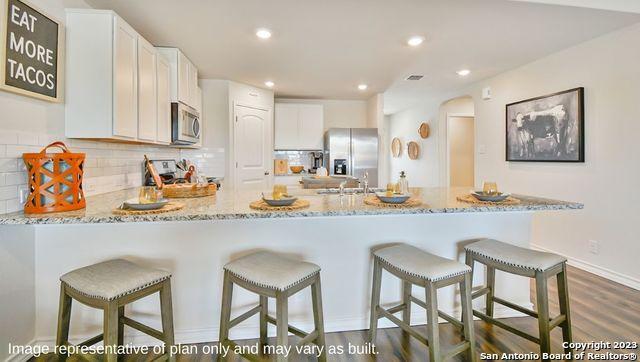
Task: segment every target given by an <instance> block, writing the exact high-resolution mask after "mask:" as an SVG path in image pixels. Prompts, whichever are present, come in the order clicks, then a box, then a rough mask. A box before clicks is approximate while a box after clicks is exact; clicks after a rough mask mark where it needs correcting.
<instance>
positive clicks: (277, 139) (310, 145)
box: [274, 103, 324, 150]
mask: <svg viewBox="0 0 640 362" xmlns="http://www.w3.org/2000/svg"><path fill="white" fill-rule="evenodd" d="M274 123H275V127H274V148H275V149H277V150H321V149H322V145H323V143H322V139H323V138H322V137H323V131H324V112H323V107H322V105H317V104H295V103H276V105H275V122H274Z"/></svg>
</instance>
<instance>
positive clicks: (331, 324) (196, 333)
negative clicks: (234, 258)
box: [7, 303, 532, 362]
mask: <svg viewBox="0 0 640 362" xmlns="http://www.w3.org/2000/svg"><path fill="white" fill-rule="evenodd" d="M523 306H524V307H528V308H531V307H532V304H531V303H524V304H523ZM444 312H446V313H448V314H450V315H452V316H454V317H456V318H459V316H460V312H459V311H458V310H453V311H444ZM494 316H495V317H496V318H511V317H522V316H524V315H523V314H521V313H520V312H516V311H514V310H512V309H509V308H506V307H502V306H500V305H496V306H495V310H494ZM411 321H412V323H411V324H413V325H420V324H424V323H425V322H426V315H425V313H424V311H423V310H422V308H413V313H411ZM440 322H441V323H443V322H445V321H444V320H443V319H440ZM290 323H291V324H292V325H294V326H296V327H298V328H300V329H302V330H306V331H310V330H312V329H313V320H304V321H295V320H293V321H290ZM392 327H397V326H396V325H395V324H393V323H392V322H390V321H389V320H387V319H385V318H382V319H380V321H379V322H378V328H392ZM269 328H270V330H269V335H270V336H272V335H275V327H273V326H269ZM368 328H369V317H368V316H366V317H354V318H343V319H333V320H325V332H327V333H330V332H344V331H357V330H364V329H368ZM230 332H231V333H230V338H231V339H235V340H242V339H254V338H258V336H259V326H258V324H256V323H247V324H243V325H240V326H237V327H234V328H233V329H231V331H230ZM96 334H97V333H93V334H90V335H82V336H72V337H71V340H70V342H71V343H72V344H77V343H80V342H82V341H84V340H87V339H88V338H91V337H93V336H95V335H96ZM218 334H219V329H218V327H217V326H216V327H215V328H203V329H183V330H176V331H175V340H176V343H177V344H192V343H206V342H213V341H217V340H218ZM125 342H126V343H127V344H131V345H135V346H142V345H145V346H153V345H158V344H160V342H159V341H158V340H156V339H155V338H153V337H150V336H147V335H145V334H142V333H140V332H137V331H132V332H131V333H126V334H125ZM30 344H31V345H40V346H49V347H53V346H54V345H55V338H54V337H52V336H49V337H40V338H37V339H36V340H34V341H32V342H31V343H30ZM30 357H31V356H19V355H16V356H10V357H9V358H8V359H7V362H8V361H11V362H23V361H26V360H28V359H29V358H30Z"/></svg>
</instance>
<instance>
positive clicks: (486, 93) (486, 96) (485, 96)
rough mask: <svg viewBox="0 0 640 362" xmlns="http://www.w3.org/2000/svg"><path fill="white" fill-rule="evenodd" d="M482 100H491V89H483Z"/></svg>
mask: <svg viewBox="0 0 640 362" xmlns="http://www.w3.org/2000/svg"><path fill="white" fill-rule="evenodd" d="M482 99H484V100H489V99H491V87H484V88H482Z"/></svg>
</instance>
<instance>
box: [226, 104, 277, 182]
mask: <svg viewBox="0 0 640 362" xmlns="http://www.w3.org/2000/svg"><path fill="white" fill-rule="evenodd" d="M234 110H235V125H234V154H235V156H234V157H235V160H236V164H235V167H236V172H235V178H234V179H235V181H234V183H235V189H236V190H256V191H259V190H265V189H267V188H268V187H269V177H270V176H269V169H270V165H269V163H270V160H271V153H272V150H271V144H270V142H269V137H270V133H269V111H267V110H263V109H256V108H250V107H243V106H238V105H236V106H235V108H234Z"/></svg>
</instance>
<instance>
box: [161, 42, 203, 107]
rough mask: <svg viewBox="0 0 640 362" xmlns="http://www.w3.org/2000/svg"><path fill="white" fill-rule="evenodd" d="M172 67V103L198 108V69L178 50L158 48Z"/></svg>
mask: <svg viewBox="0 0 640 362" xmlns="http://www.w3.org/2000/svg"><path fill="white" fill-rule="evenodd" d="M156 49H157V50H158V52H159V53H160V54H162V55H163V56H164V57H165V58H167V60H168V61H169V64H170V65H171V101H172V102H181V103H184V104H186V105H188V106H190V107H192V108H196V104H197V102H198V100H197V92H198V69H197V68H196V67H195V66H194V65H193V63H192V62H191V61H190V60H189V59H188V58H187V57H186V56H185V55H184V54H183V53H182V51H180V49H178V48H166V47H157V48H156Z"/></svg>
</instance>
